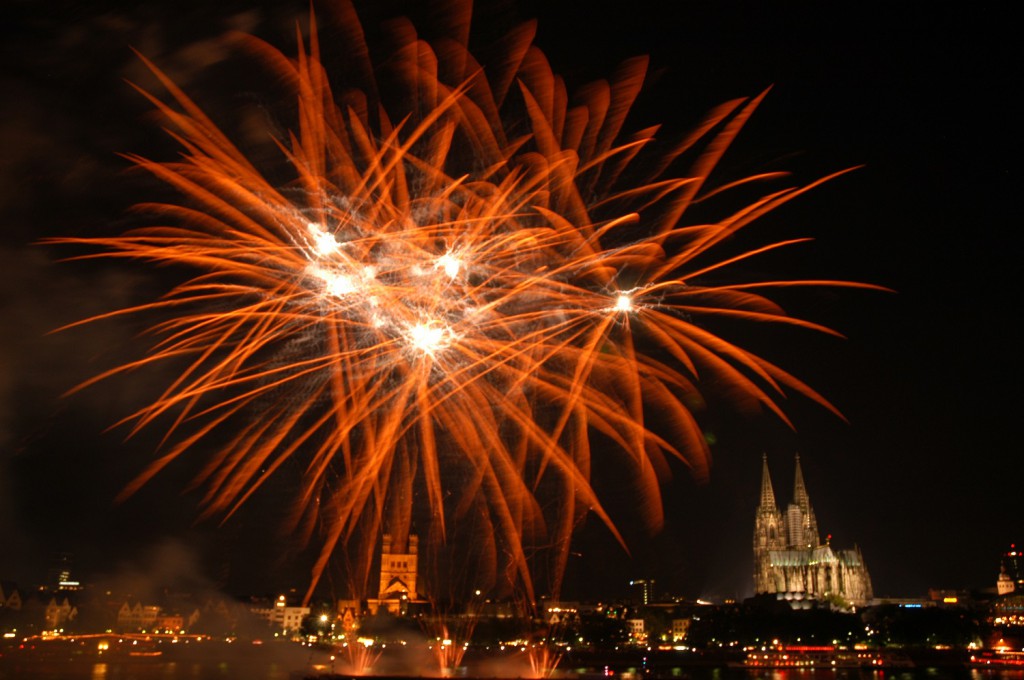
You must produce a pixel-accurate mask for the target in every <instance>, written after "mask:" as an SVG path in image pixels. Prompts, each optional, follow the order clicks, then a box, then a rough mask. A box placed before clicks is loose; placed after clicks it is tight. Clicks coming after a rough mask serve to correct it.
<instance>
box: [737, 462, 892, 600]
mask: <svg viewBox="0 0 1024 680" xmlns="http://www.w3.org/2000/svg"><path fill="white" fill-rule="evenodd" d="M762 466H763V467H762V472H761V500H760V503H759V505H758V507H757V512H756V514H755V519H754V590H755V592H756V593H758V594H762V593H774V594H776V595H777V596H778V597H780V598H783V599H786V600H789V601H790V602H793V603H794V606H809V604H810V603H813V602H818V601H830V602H832V603H834V604H849V605H853V606H863V605H866V604H867V603H868V602H869V601H870V600H871V598H872V591H871V577H870V576H869V575H868V570H867V566H865V564H864V557H863V556H862V555H861V552H860V549H859V548H856V547H854V548H853V549H851V550H836V549H834V548H833V547H832V546H831V541H830V540H829V539H826V541H825V542H824V543H823V542H822V541H821V539H820V534H819V533H818V522H817V518H816V517H815V515H814V509H813V507H812V506H811V501H810V497H809V496H808V494H807V488H806V486H805V485H804V478H803V472H802V470H801V469H800V456H797V457H796V474H795V479H794V483H793V500H792V502H791V503H790V504H789V505H788V506H787V507H786V510H785V512H783V511H781V510H780V509H779V506H778V505H777V504H776V501H775V490H774V489H773V488H772V481H771V476H770V474H769V472H768V457H767V456H764V457H763V459H762Z"/></svg>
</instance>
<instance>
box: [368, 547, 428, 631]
mask: <svg viewBox="0 0 1024 680" xmlns="http://www.w3.org/2000/svg"><path fill="white" fill-rule="evenodd" d="M418 553H419V537H418V536H417V535H416V534H410V535H409V536H408V537H407V539H406V543H405V545H399V544H398V543H397V542H396V541H394V540H393V539H392V536H391V534H384V539H383V543H382V545H381V554H380V588H379V589H378V591H377V597H375V598H370V599H369V600H367V608H368V609H369V611H370V613H371V614H376V613H378V612H380V611H386V612H389V613H391V614H394V615H405V614H407V613H408V611H409V605H410V604H414V603H416V604H423V603H424V602H423V600H421V599H420V596H419V593H418V592H417V591H416V580H417V578H416V577H417V572H418V565H419V554H418Z"/></svg>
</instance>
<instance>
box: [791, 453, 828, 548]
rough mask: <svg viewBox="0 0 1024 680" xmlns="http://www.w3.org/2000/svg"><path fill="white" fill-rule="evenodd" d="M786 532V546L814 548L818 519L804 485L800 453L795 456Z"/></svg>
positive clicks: (817, 537) (816, 538) (817, 538)
mask: <svg viewBox="0 0 1024 680" xmlns="http://www.w3.org/2000/svg"><path fill="white" fill-rule="evenodd" d="M786 534H787V536H788V538H789V540H788V542H787V546H786V547H788V548H801V549H805V548H816V547H818V543H819V540H820V537H819V536H818V520H816V519H815V518H814V509H813V508H812V507H811V499H810V498H809V497H808V495H807V488H806V487H805V486H804V473H803V470H801V469H800V454H797V456H796V473H795V475H794V479H793V502H792V503H790V504H789V507H788V508H786Z"/></svg>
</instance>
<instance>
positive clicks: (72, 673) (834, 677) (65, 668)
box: [0, 649, 1024, 680]
mask: <svg viewBox="0 0 1024 680" xmlns="http://www.w3.org/2000/svg"><path fill="white" fill-rule="evenodd" d="M239 651H241V650H239ZM265 651H267V650H265V649H264V650H259V651H258V652H257V650H245V653H244V654H236V655H233V656H230V657H228V658H216V657H215V656H212V655H211V656H208V657H206V658H200V659H180V658H179V659H167V658H166V657H164V658H146V659H141V660H132V659H104V660H103V661H98V660H96V659H95V658H93V659H84V658H79V659H68V658H61V659H54V658H34V659H24V660H22V661H18V660H16V659H12V658H11V657H10V656H7V657H6V658H4V656H3V655H2V654H0V680H300V679H302V678H315V677H318V676H320V677H324V678H327V677H331V678H332V680H333V679H336V678H341V677H345V676H339V675H333V676H332V675H330V674H331V673H332V672H343V670H342V668H341V667H340V666H339V667H338V668H334V666H333V664H331V663H330V662H329V661H328V663H323V662H324V661H325V660H326V659H314V658H313V657H312V656H311V655H310V653H309V652H308V651H306V652H305V653H303V654H301V655H293V656H291V657H290V658H288V659H285V658H284V657H283V655H281V654H277V655H271V654H265V653H262V652H265ZM490 661H491V662H493V661H495V660H494V659H491V660H490ZM480 663H484V661H483V660H481V662H480ZM343 665H345V664H343ZM421 669H423V671H422V672H426V673H429V671H427V670H425V667H421ZM459 670H460V671H461V672H460V673H459V676H460V677H467V678H473V677H487V678H496V677H505V678H518V677H523V673H522V671H523V667H522V664H521V663H520V665H519V666H517V667H516V668H513V667H511V666H509V667H507V668H506V667H503V666H501V665H497V664H493V663H488V665H486V666H480V667H475V668H474V667H472V666H471V667H470V668H460V669H459ZM624 671H625V672H624ZM409 675H412V676H415V675H416V672H413V673H410V674H409ZM370 677H372V676H370ZM421 677H422V676H421ZM552 677H554V678H557V679H558V680H1024V669H991V670H990V669H968V668H898V669H892V668H890V669H886V670H879V669H874V670H872V669H867V668H865V669H858V668H836V669H820V668H819V669H810V668H775V669H773V668H741V667H737V668H734V667H724V666H723V667H701V666H685V665H684V666H665V667H661V668H658V669H656V670H655V671H650V669H646V670H645V669H643V668H630V669H629V670H628V671H626V669H624V668H621V667H620V668H618V669H609V670H608V671H604V670H603V669H600V670H595V669H593V668H587V669H582V668H577V669H575V670H574V669H572V668H563V669H561V670H560V671H558V672H556V673H555V674H554V675H553V676H552Z"/></svg>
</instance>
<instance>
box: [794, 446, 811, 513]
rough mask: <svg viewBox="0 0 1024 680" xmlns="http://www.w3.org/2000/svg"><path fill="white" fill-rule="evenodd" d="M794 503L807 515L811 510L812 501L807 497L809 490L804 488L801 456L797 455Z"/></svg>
mask: <svg viewBox="0 0 1024 680" xmlns="http://www.w3.org/2000/svg"><path fill="white" fill-rule="evenodd" d="M793 502H794V503H796V504H797V505H799V506H800V509H801V510H803V511H804V514H806V513H807V511H808V510H810V508H811V499H810V498H809V497H808V496H807V488H806V487H805V486H804V473H803V470H801V469H800V454H799V453H798V454H796V478H795V479H794V480H793Z"/></svg>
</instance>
